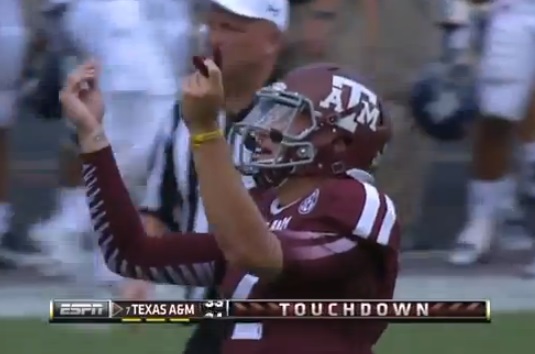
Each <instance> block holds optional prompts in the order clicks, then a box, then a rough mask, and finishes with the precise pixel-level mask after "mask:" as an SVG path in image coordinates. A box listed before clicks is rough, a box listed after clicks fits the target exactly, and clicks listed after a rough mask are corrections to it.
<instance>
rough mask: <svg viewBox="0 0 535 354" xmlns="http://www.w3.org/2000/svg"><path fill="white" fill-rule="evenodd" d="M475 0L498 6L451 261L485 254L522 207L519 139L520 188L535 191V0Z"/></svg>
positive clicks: (487, 46) (472, 259) (489, 36)
mask: <svg viewBox="0 0 535 354" xmlns="http://www.w3.org/2000/svg"><path fill="white" fill-rule="evenodd" d="M472 2H473V3H476V4H478V5H487V6H489V5H491V6H492V8H491V12H490V17H489V23H488V27H487V33H486V36H485V39H486V40H485V43H484V44H485V45H484V47H483V53H482V58H481V62H480V73H479V75H480V77H479V87H478V89H479V109H480V116H479V117H478V120H477V122H476V125H475V128H474V145H473V147H472V154H473V156H472V180H471V181H470V182H469V184H468V198H467V200H468V206H467V209H468V220H467V222H466V225H465V227H464V229H463V230H462V231H461V233H460V235H459V237H458V240H457V244H456V247H455V249H454V250H453V252H452V253H451V255H450V262H451V263H453V264H456V265H469V264H473V263H476V262H477V261H480V260H482V259H485V258H486V256H487V255H489V252H490V251H491V247H492V246H493V244H494V242H495V241H497V240H498V239H497V236H500V238H503V236H504V235H503V234H504V233H505V231H504V226H505V225H506V222H507V221H508V219H511V213H512V211H514V210H515V209H517V208H516V204H517V200H516V199H517V190H518V183H517V176H515V175H514V171H515V167H514V159H513V155H514V154H513V151H514V146H515V144H516V142H517V141H518V140H520V143H521V154H520V156H519V157H520V158H519V163H520V166H521V167H520V170H521V172H522V173H521V175H522V176H521V188H520V190H519V191H520V194H521V195H522V196H524V197H528V198H533V197H534V196H535V193H534V191H535V187H534V186H535V178H534V176H535V114H534V113H533V111H532V110H531V111H530V101H531V100H532V99H533V80H534V79H535V61H534V60H533V57H534V55H535V3H534V2H533V1H529V0H517V1H506V0H503V1H502V0H496V1H483V0H474V1H472ZM518 138H519V139H518ZM523 218H524V216H523V215H519V216H517V217H516V218H513V219H517V220H518V219H520V221H524V220H523ZM533 269H534V270H535V264H534V267H533Z"/></svg>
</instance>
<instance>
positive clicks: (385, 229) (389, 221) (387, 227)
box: [377, 196, 397, 245]
mask: <svg viewBox="0 0 535 354" xmlns="http://www.w3.org/2000/svg"><path fill="white" fill-rule="evenodd" d="M385 200H386V213H385V216H384V217H383V220H382V222H381V228H380V229H379V234H378V235H377V243H379V244H381V245H388V244H389V243H390V235H391V234H392V229H393V228H394V224H395V223H396V217H397V215H396V208H395V207H394V203H393V202H392V199H390V198H389V197H388V196H385Z"/></svg>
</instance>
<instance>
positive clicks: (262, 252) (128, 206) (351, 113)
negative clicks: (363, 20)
mask: <svg viewBox="0 0 535 354" xmlns="http://www.w3.org/2000/svg"><path fill="white" fill-rule="evenodd" d="M196 63H197V65H196V67H197V68H198V70H197V71H196V72H195V73H194V74H192V75H191V76H189V77H188V78H187V79H186V80H185V82H184V84H183V102H182V104H183V105H182V111H183V115H184V120H185V122H186V124H187V126H188V129H189V130H190V133H191V140H190V144H191V145H192V150H193V159H194V163H195V168H196V170H197V173H198V178H199V185H200V191H201V194H202V197H203V200H204V206H205V209H206V214H207V218H208V221H209V223H210V225H211V226H212V230H213V233H206V234H202V235H199V234H187V233H183V234H174V235H172V236H171V237H158V238H149V237H146V235H145V233H144V231H143V226H142V224H141V221H140V218H139V215H138V214H137V211H136V208H135V207H134V205H133V204H132V202H131V201H130V200H129V198H128V193H127V191H126V188H125V186H124V184H123V182H122V180H121V176H120V174H119V171H118V169H117V167H116V164H115V162H114V158H113V152H112V150H111V148H110V145H109V143H108V140H107V138H106V136H105V134H104V133H103V130H102V123H101V120H102V116H103V114H102V112H103V103H102V100H101V99H100V98H99V91H98V89H97V87H98V80H97V79H98V69H97V68H95V65H94V64H93V63H87V64H86V65H84V66H82V67H80V68H79V69H78V70H77V71H76V72H74V73H73V74H72V75H71V76H70V78H69V79H68V81H67V84H66V86H65V87H64V89H63V91H62V94H61V100H62V103H63V106H64V109H65V111H66V112H67V115H68V116H69V117H70V120H71V121H72V122H73V123H74V124H76V126H77V128H78V133H79V137H80V142H81V148H82V151H83V153H84V154H83V155H82V158H83V159H84V180H85V183H86V187H87V194H88V204H89V207H90V210H91V215H92V219H93V222H94V227H95V231H96V234H98V243H99V245H100V247H101V248H102V252H103V255H104V258H105V260H106V264H107V265H108V266H109V267H110V269H112V270H114V271H115V272H118V273H119V274H121V275H123V276H127V277H133V278H140V279H141V278H142V279H150V280H153V281H157V282H164V283H173V284H189V285H198V286H204V285H209V284H210V282H211V281H212V278H213V277H214V272H223V273H224V276H223V280H222V283H221V284H220V290H221V292H222V294H223V295H224V297H226V298H238V299H244V298H266V297H267V298H272V299H283V298H286V299H288V298H294V299H298V298H309V299H312V298H323V299H329V298H338V299H340V298H342V299H343V298H345V299H351V298H361V299H366V298H368V299H370V298H373V299H376V298H385V299H390V298H392V296H393V291H394V286H395V281H396V277H397V270H398V246H399V237H400V235H399V226H398V224H397V220H396V211H395V208H394V205H393V203H392V201H391V200H390V198H389V197H388V196H386V195H385V194H383V193H381V192H380V191H378V190H377V188H375V187H374V186H373V177H372V175H371V174H370V173H369V171H370V170H371V169H372V168H373V166H374V164H376V163H377V162H378V161H379V158H380V156H381V154H382V152H383V149H384V146H385V144H386V142H387V141H388V139H389V136H390V125H389V121H388V119H387V118H386V117H385V115H384V114H383V111H382V109H381V105H380V102H379V98H378V97H377V95H376V94H375V93H374V92H373V91H371V90H370V89H369V88H368V87H367V86H365V85H364V84H363V83H362V82H361V81H360V80H359V78H357V77H356V76H355V75H354V74H353V73H351V72H350V71H347V70H346V69H344V68H342V67H340V66H338V65H336V64H316V65H310V66H305V67H301V68H298V69H295V70H294V71H292V72H290V73H289V74H288V75H287V76H286V77H285V78H284V80H283V81H282V82H279V83H277V84H276V85H273V86H272V87H269V88H266V89H262V90H261V91H259V92H258V95H257V102H256V105H255V108H253V110H252V111H251V112H250V113H249V115H248V116H247V117H246V118H245V119H244V121H243V122H241V123H237V124H236V125H235V126H234V127H233V132H232V134H234V135H236V137H237V138H240V139H243V141H244V144H242V145H241V146H240V149H241V153H240V157H239V158H238V161H237V162H238V168H239V169H240V171H242V172H244V173H252V174H254V175H255V176H256V177H257V178H258V180H259V182H260V183H261V184H262V187H263V189H262V190H258V191H257V193H254V194H255V197H254V201H253V198H252V197H251V196H250V194H249V191H248V190H247V189H246V188H245V187H244V186H243V183H242V180H241V176H240V174H239V173H238V171H237V170H236V166H235V164H234V161H233V159H232V157H231V156H232V154H231V150H232V149H231V147H230V146H229V144H228V143H227V141H226V139H225V138H224V135H223V132H222V131H221V130H220V129H219V125H218V119H217V116H218V111H219V110H220V109H221V107H222V105H223V86H222V80H221V72H220V71H219V69H218V67H217V66H216V65H215V64H214V62H213V61H211V60H203V59H200V58H197V60H196ZM222 187H223V188H222ZM255 201H256V203H255ZM266 221H267V222H266ZM385 327H386V324H385V323H384V322H359V321H344V320H339V321H334V320H333V321H332V322H331V323H329V325H328V326H326V325H325V323H323V322H321V321H292V322H285V321H262V322H259V323H248V324H243V323H234V324H233V329H232V331H231V332H232V333H230V334H229V335H228V337H226V339H225V341H224V345H223V353H243V352H255V353H273V352H278V353H293V352H294V351H295V348H299V349H300V350H302V351H303V352H306V353H325V352H329V353H371V352H372V347H373V346H374V345H375V343H376V342H377V340H378V339H379V338H380V336H381V334H382V333H383V331H384V329H385Z"/></svg>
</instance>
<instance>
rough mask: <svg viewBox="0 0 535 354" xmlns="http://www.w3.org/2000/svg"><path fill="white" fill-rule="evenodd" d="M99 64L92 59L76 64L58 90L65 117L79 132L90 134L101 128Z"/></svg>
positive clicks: (102, 102) (102, 103) (102, 113)
mask: <svg viewBox="0 0 535 354" xmlns="http://www.w3.org/2000/svg"><path fill="white" fill-rule="evenodd" d="M99 74H100V70H99V66H98V65H97V63H96V62H95V61H93V60H90V61H87V62H85V63H84V64H82V65H80V66H78V67H77V68H76V69H75V70H74V71H73V72H72V73H71V74H70V75H69V76H68V78H67V80H66V82H65V84H64V86H63V88H62V90H61V91H60V101H61V105H62V108H63V112H64V114H65V116H66V117H67V119H68V120H69V121H71V122H72V123H73V124H74V125H75V126H76V128H77V130H78V133H79V134H82V135H83V134H90V133H91V132H94V131H96V130H98V129H100V128H101V125H102V120H103V117H104V101H103V99H102V93H101V92H100V89H99V87H98V79H99Z"/></svg>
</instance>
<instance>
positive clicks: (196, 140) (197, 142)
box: [190, 129, 223, 147]
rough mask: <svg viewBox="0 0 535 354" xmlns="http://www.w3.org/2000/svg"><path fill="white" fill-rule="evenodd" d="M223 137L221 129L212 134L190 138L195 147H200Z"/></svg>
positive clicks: (196, 135) (201, 134)
mask: <svg viewBox="0 0 535 354" xmlns="http://www.w3.org/2000/svg"><path fill="white" fill-rule="evenodd" d="M222 136H223V131H222V130H221V129H218V130H213V131H211V132H206V133H200V134H195V135H192V136H191V137H190V142H191V145H192V146H193V147H199V146H201V145H202V144H204V143H206V142H207V141H211V140H215V139H217V138H220V137H222Z"/></svg>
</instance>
